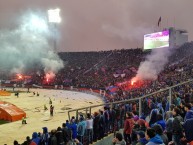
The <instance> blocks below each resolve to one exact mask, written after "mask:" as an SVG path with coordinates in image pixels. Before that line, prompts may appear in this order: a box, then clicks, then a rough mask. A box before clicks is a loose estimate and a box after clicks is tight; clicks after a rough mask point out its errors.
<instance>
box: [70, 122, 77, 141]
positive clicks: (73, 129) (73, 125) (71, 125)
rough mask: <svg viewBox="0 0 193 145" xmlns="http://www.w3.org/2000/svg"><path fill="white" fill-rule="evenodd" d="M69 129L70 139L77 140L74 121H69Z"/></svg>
mask: <svg viewBox="0 0 193 145" xmlns="http://www.w3.org/2000/svg"><path fill="white" fill-rule="evenodd" d="M70 129H71V130H72V139H75V138H77V125H76V123H75V119H72V120H71V124H70Z"/></svg>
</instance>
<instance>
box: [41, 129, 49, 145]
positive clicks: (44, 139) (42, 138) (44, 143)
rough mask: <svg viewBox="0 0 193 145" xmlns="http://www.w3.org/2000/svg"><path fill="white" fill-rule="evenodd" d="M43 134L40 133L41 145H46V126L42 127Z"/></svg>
mask: <svg viewBox="0 0 193 145" xmlns="http://www.w3.org/2000/svg"><path fill="white" fill-rule="evenodd" d="M42 129H43V134H42V135H41V143H42V144H43V145H48V141H49V137H50V136H49V133H48V128H47V127H43V128H42Z"/></svg>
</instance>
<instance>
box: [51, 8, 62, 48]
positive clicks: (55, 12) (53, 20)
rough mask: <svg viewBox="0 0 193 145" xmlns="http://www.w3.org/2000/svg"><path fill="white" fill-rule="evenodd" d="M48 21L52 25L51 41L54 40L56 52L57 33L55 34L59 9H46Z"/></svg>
mask: <svg viewBox="0 0 193 145" xmlns="http://www.w3.org/2000/svg"><path fill="white" fill-rule="evenodd" d="M48 21H49V23H50V24H51V25H52V27H53V42H54V51H55V52H57V42H56V41H57V39H56V37H57V35H56V32H57V30H56V26H57V24H59V23H60V22H61V17H60V9H59V8H57V9H50V10H48Z"/></svg>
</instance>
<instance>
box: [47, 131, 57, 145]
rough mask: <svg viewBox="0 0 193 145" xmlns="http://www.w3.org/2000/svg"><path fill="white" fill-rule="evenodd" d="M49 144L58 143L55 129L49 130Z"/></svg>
mask: <svg viewBox="0 0 193 145" xmlns="http://www.w3.org/2000/svg"><path fill="white" fill-rule="evenodd" d="M49 145H58V144H57V138H56V130H51V135H50V138H49Z"/></svg>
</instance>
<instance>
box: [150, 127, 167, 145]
mask: <svg viewBox="0 0 193 145" xmlns="http://www.w3.org/2000/svg"><path fill="white" fill-rule="evenodd" d="M153 129H154V130H155V132H156V134H158V135H159V136H160V137H161V139H162V140H163V142H164V144H165V145H167V144H168V137H167V136H166V135H165V134H164V133H163V130H162V126H161V125H159V124H157V125H154V126H153Z"/></svg>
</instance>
